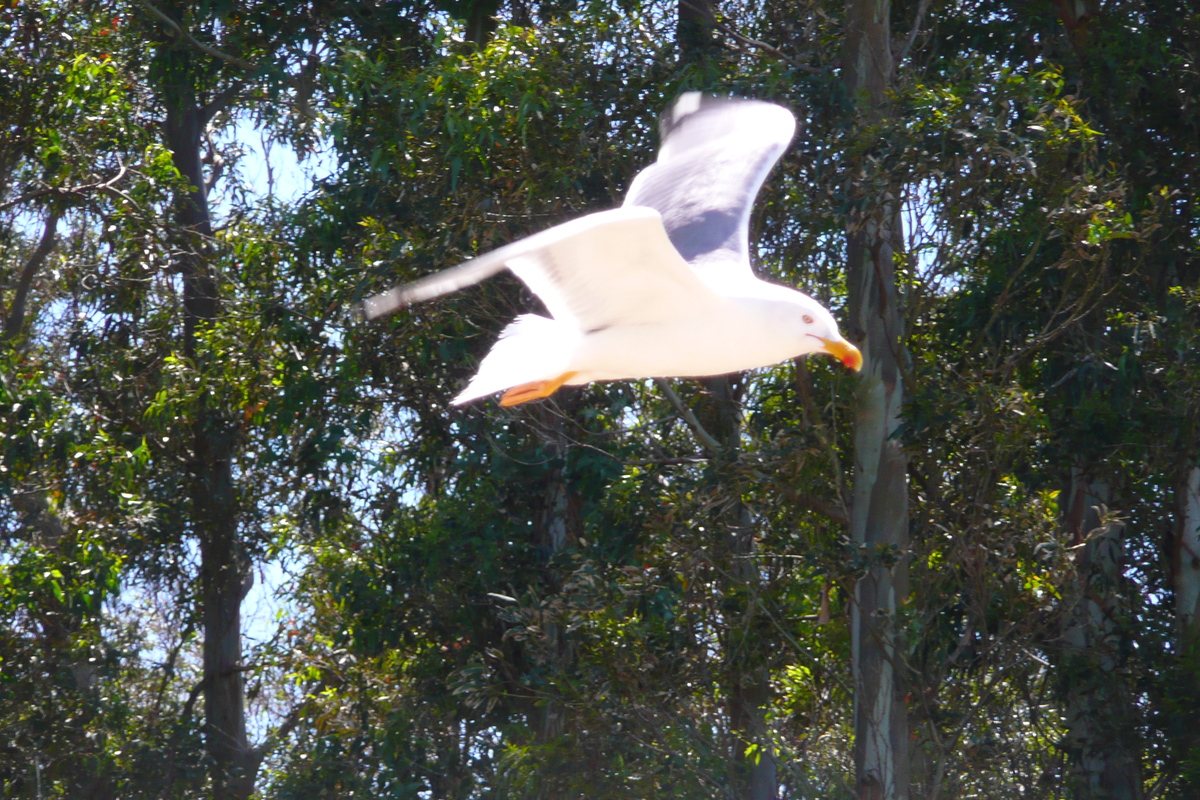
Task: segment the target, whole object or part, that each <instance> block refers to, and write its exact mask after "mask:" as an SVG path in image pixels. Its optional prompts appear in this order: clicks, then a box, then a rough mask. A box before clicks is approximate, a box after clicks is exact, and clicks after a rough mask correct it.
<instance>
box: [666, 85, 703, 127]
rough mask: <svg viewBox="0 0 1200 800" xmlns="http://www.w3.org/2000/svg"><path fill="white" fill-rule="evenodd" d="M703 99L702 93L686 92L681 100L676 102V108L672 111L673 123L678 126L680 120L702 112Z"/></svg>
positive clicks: (680, 97)
mask: <svg viewBox="0 0 1200 800" xmlns="http://www.w3.org/2000/svg"><path fill="white" fill-rule="evenodd" d="M701 99H702V97H701V94H700V92H686V93H684V94H681V95H679V99H678V100H676V101H675V106H674V108H672V109H671V121H672V122H674V123H676V124H678V123H679V120H681V119H683V118H684V117H686V116H687V115H688V114H695V113H696V112H697V111H699V110H700V101H701Z"/></svg>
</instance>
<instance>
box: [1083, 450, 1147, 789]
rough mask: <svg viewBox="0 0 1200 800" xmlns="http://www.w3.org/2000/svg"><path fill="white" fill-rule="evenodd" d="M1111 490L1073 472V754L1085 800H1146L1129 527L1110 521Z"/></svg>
mask: <svg viewBox="0 0 1200 800" xmlns="http://www.w3.org/2000/svg"><path fill="white" fill-rule="evenodd" d="M1109 501H1110V498H1109V491H1108V487H1106V486H1105V485H1104V484H1102V483H1098V482H1094V481H1091V480H1089V479H1088V478H1087V477H1086V476H1085V475H1084V473H1083V471H1082V470H1081V469H1078V468H1076V469H1074V470H1072V474H1071V480H1070V484H1069V486H1068V490H1067V502H1066V505H1065V506H1064V509H1065V518H1064V523H1065V524H1066V526H1067V528H1068V531H1069V532H1070V533H1071V534H1072V535H1073V539H1074V544H1075V545H1076V547H1077V548H1078V549H1077V551H1076V552H1077V555H1076V566H1077V570H1078V574H1079V602H1078V605H1077V606H1076V608H1075V610H1074V614H1073V615H1072V618H1071V620H1070V622H1069V624H1068V627H1067V630H1066V631H1065V632H1064V635H1063V651H1064V655H1065V663H1064V669H1063V681H1064V685H1065V695H1066V716H1067V736H1066V747H1067V750H1068V752H1069V753H1070V756H1071V760H1072V762H1073V763H1072V772H1073V783H1074V796H1075V797H1077V798H1079V800H1142V798H1143V797H1144V796H1145V793H1144V791H1143V789H1142V778H1141V762H1140V759H1139V757H1138V747H1137V742H1136V729H1135V720H1134V710H1133V704H1132V699H1131V698H1130V697H1129V696H1128V692H1126V691H1125V690H1124V689H1125V686H1124V681H1123V680H1122V676H1121V675H1120V668H1121V661H1122V658H1121V652H1122V650H1123V641H1122V640H1123V638H1124V636H1123V634H1122V631H1121V629H1120V624H1119V619H1120V617H1121V616H1122V607H1121V606H1122V599H1121V594H1122V593H1121V591H1120V587H1121V583H1122V582H1123V580H1124V578H1123V573H1122V557H1123V549H1124V548H1123V533H1124V526H1123V525H1122V524H1121V523H1119V522H1115V521H1112V520H1110V519H1105V511H1106V507H1107V504H1108V502H1109Z"/></svg>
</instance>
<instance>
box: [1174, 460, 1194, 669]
mask: <svg viewBox="0 0 1200 800" xmlns="http://www.w3.org/2000/svg"><path fill="white" fill-rule="evenodd" d="M1181 494H1182V497H1181V498H1180V501H1181V502H1180V504H1179V505H1180V509H1179V530H1178V531H1177V533H1176V535H1175V552H1174V553H1173V554H1172V555H1173V557H1172V559H1171V560H1172V572H1173V573H1174V574H1173V578H1174V581H1173V583H1174V586H1175V621H1176V625H1177V629H1178V639H1179V645H1180V652H1183V651H1185V650H1187V649H1188V648H1190V647H1192V646H1194V645H1195V643H1196V642H1197V641H1200V467H1192V468H1191V469H1190V470H1188V474H1187V480H1186V482H1185V484H1184V487H1183V491H1182V493H1181Z"/></svg>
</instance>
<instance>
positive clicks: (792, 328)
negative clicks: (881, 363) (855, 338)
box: [786, 292, 863, 372]
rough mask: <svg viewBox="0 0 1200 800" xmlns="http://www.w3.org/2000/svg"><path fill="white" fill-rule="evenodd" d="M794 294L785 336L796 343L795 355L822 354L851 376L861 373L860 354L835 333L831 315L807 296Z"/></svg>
mask: <svg viewBox="0 0 1200 800" xmlns="http://www.w3.org/2000/svg"><path fill="white" fill-rule="evenodd" d="M794 294H795V295H796V297H795V298H794V299H793V302H792V303H791V304H790V305H792V308H791V309H789V313H788V315H787V322H786V328H787V336H788V338H789V339H790V340H791V341H793V342H795V343H796V345H797V347H798V349H799V354H800V355H803V354H806V353H826V354H828V355H831V356H833V357H834V358H836V359H837V360H838V361H841V362H842V363H843V364H845V365H846V366H847V367H849V368H850V369H852V370H854V371H855V372H858V371H859V370H860V369H862V364H863V357H862V353H860V352H859V351H858V348H857V347H855V346H854V345H852V344H850V343H849V342H848V341H846V340H845V339H844V338H843V337H842V334H841V333H839V332H838V327H837V322H836V321H835V320H834V319H833V315H832V314H830V313H829V312H828V311H826V310H825V308H824V307H823V306H822V305H821V304H820V303H818V302H817V301H816V300H813V299H812V298H811V297H809V296H808V295H805V294H801V293H800V292H794Z"/></svg>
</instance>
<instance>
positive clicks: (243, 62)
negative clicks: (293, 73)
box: [138, 0, 258, 72]
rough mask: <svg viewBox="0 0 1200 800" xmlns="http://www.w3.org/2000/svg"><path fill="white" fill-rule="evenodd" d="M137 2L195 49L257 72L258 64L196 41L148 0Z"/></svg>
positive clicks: (248, 70) (246, 69)
mask: <svg viewBox="0 0 1200 800" xmlns="http://www.w3.org/2000/svg"><path fill="white" fill-rule="evenodd" d="M138 2H139V3H141V5H142V7H143V8H145V9H146V10H147V11H149V12H150V14H151V15H152V16H154V17H155V18H156V19H157V20H159V21H160V22H162V23H163V24H164V25H166V26H167V27H168V28H170V29H171V30H173V31H174V32H175V34H176V35H177V36H180V37H182V38H184V39H186V40H187V42H188V44H190V45H192V47H195V48H196V49H198V50H200V51H202V52H205V53H208V54H209V55H210V56H212V57H213V58H217V59H220V60H221V61H224V62H225V63H226V64H232V65H233V66H235V67H237V68H238V69H244V70H245V71H246V72H257V71H258V65H256V64H251V63H250V62H249V61H246V60H244V59H241V58H238V57H237V56H231V55H229V54H228V53H222V52H221V51H220V50H218V49H217V48H215V47H212V46H211V45H207V44H204V42H200V41H197V40H196V39H195V38H194V37H193V36H192V35H191V34H190V33H188V32H187V31H185V30H184V29H183V28H182V27H181V26H180V25H179V23H178V22H176V21H175V20H173V19H171V18H170V17H168V16H167V15H166V14H164V13H163V12H161V11H159V10H158V9H157V8H155V7H154V6H153V5H152V4H151V3H150V2H149V0H138Z"/></svg>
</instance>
